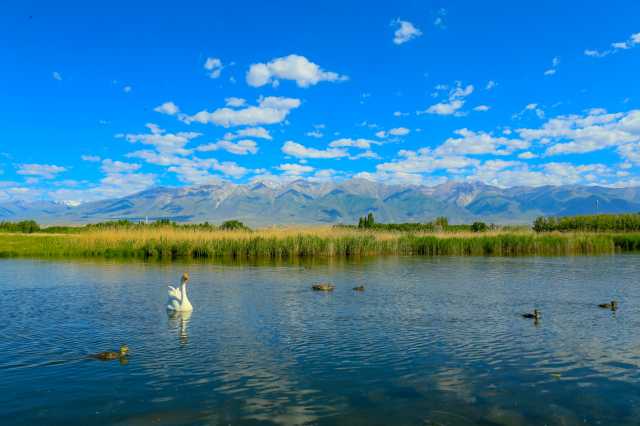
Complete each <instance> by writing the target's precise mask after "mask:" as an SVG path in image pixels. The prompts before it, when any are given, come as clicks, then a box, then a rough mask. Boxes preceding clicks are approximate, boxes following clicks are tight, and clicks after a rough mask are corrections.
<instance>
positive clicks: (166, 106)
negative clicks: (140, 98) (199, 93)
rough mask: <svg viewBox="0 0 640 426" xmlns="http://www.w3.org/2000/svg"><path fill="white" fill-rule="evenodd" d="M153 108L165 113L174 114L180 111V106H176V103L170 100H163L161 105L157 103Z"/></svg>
mask: <svg viewBox="0 0 640 426" xmlns="http://www.w3.org/2000/svg"><path fill="white" fill-rule="evenodd" d="M153 110H154V111H155V112H159V113H161V114H167V115H176V114H177V113H179V112H180V108H178V105H176V104H174V103H173V102H171V101H169V102H165V103H163V104H162V105H158V106H157V107H155V108H154V109H153Z"/></svg>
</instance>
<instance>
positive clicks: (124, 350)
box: [89, 345, 129, 361]
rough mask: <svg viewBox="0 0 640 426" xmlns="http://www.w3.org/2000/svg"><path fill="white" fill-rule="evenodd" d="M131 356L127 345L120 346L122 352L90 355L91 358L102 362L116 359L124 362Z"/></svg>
mask: <svg viewBox="0 0 640 426" xmlns="http://www.w3.org/2000/svg"><path fill="white" fill-rule="evenodd" d="M128 354H129V347H128V346H127V345H122V346H120V350H118V351H117V352H116V351H107V352H100V353H97V354H92V355H89V358H93V359H99V360H100V361H112V360H114V359H120V360H122V359H123V358H125V357H126V356H127V355H128Z"/></svg>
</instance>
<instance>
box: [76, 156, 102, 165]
mask: <svg viewBox="0 0 640 426" xmlns="http://www.w3.org/2000/svg"><path fill="white" fill-rule="evenodd" d="M80 159H81V160H82V161H88V162H90V163H97V162H99V161H100V157H99V156H97V155H81V156H80Z"/></svg>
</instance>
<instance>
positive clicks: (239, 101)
mask: <svg viewBox="0 0 640 426" xmlns="http://www.w3.org/2000/svg"><path fill="white" fill-rule="evenodd" d="M224 102H225V104H226V105H227V106H230V107H234V108H238V107H241V106H243V105H244V104H246V103H247V101H246V100H245V99H243V98H236V97H234V96H232V97H230V98H225V100H224Z"/></svg>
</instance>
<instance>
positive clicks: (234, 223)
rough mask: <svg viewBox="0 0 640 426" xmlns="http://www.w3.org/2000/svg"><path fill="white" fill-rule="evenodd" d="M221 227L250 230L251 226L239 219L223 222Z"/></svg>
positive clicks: (229, 229)
mask: <svg viewBox="0 0 640 426" xmlns="http://www.w3.org/2000/svg"><path fill="white" fill-rule="evenodd" d="M220 229H222V230H224V231H234V230H248V229H249V227H248V226H246V225H245V224H244V223H242V222H240V221H239V220H227V221H225V222H222V224H221V225H220Z"/></svg>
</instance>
